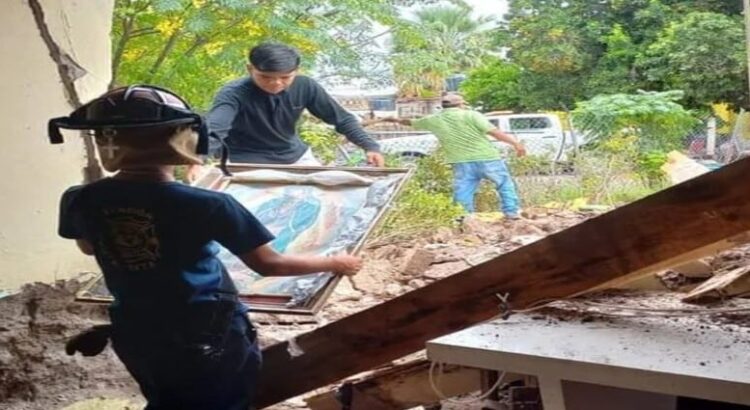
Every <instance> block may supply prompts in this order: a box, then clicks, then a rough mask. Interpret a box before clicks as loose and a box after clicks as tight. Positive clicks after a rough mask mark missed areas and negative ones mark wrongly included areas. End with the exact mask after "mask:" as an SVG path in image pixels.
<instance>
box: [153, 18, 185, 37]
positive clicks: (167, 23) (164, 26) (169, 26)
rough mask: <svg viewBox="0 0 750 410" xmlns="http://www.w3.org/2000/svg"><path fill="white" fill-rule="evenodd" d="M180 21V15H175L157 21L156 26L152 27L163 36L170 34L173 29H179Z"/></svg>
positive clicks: (181, 21)
mask: <svg viewBox="0 0 750 410" xmlns="http://www.w3.org/2000/svg"><path fill="white" fill-rule="evenodd" d="M182 23H183V19H182V17H175V18H172V19H166V20H162V21H160V22H158V23H157V24H156V27H154V28H155V29H156V31H158V32H159V33H161V34H163V35H165V36H171V35H172V34H174V32H175V31H177V30H179V29H180V28H181V27H182Z"/></svg>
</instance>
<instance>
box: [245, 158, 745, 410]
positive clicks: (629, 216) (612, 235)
mask: <svg viewBox="0 0 750 410" xmlns="http://www.w3.org/2000/svg"><path fill="white" fill-rule="evenodd" d="M749 173H750V159H743V160H740V161H737V162H735V163H734V164H731V165H728V166H726V167H723V168H721V169H719V170H717V171H714V172H710V173H708V174H704V175H702V176H700V177H697V178H695V179H691V180H689V181H686V182H684V183H682V184H680V185H676V186H673V187H671V188H669V189H666V190H664V191H662V192H659V193H656V194H654V195H652V196H650V197H647V198H644V199H642V200H640V201H637V202H634V203H632V204H629V205H627V206H624V207H621V208H618V209H616V210H614V211H612V212H610V213H607V214H603V215H600V216H598V217H596V218H593V219H590V220H588V221H586V222H583V223H581V224H579V225H576V226H573V227H571V228H569V229H567V230H565V231H562V232H558V233H556V234H553V235H550V236H548V237H546V238H544V239H542V240H540V241H537V242H534V243H532V244H530V245H528V246H525V247H523V248H520V249H517V250H515V251H512V252H509V253H506V254H504V255H501V256H499V257H497V258H495V259H493V260H490V261H487V262H485V263H482V264H480V265H478V266H474V267H471V268H469V269H467V270H465V271H463V272H460V273H458V274H455V275H453V276H450V277H448V278H445V279H443V280H440V281H437V282H434V283H432V284H430V285H428V286H425V287H423V288H421V289H417V290H415V291H412V292H409V293H406V294H404V295H401V296H399V297H397V298H395V299H393V300H390V301H388V302H385V303H383V304H380V305H377V306H374V307H372V308H370V309H367V310H364V311H361V312H359V313H356V314H354V315H351V316H349V317H346V318H344V319H341V320H339V321H337V322H333V323H330V324H328V325H326V326H323V327H320V328H318V329H316V330H314V331H312V332H309V333H306V334H303V335H300V336H299V337H297V338H295V340H294V343H293V345H292V346H293V349H291V350H290V342H289V341H287V342H283V343H280V344H276V345H273V346H270V347H268V348H267V349H265V350H264V365H263V370H262V375H261V377H260V380H261V388H260V392H259V393H260V394H259V396H258V405H259V407H264V406H268V405H271V404H273V403H277V402H280V401H283V400H285V399H288V398H290V397H294V396H297V395H299V394H302V393H305V392H308V391H310V390H312V389H315V388H318V387H321V386H325V385H328V384H330V383H334V382H336V381H337V380H341V379H342V378H345V377H348V376H351V375H353V374H356V373H359V372H362V371H365V370H367V369H371V368H373V367H375V366H378V365H381V364H383V363H386V362H388V361H391V360H394V359H397V358H399V357H402V356H405V355H407V354H410V353H413V352H415V351H418V350H421V349H423V348H424V345H425V342H426V341H428V340H430V339H433V338H435V337H438V336H441V335H446V334H449V333H453V332H456V331H458V330H460V329H463V328H466V327H468V326H471V325H474V324H477V323H479V322H482V321H486V320H488V319H491V318H492V317H494V316H496V315H498V314H499V313H500V311H501V310H500V308H499V307H498V297H497V295H498V294H506V293H507V294H508V295H509V302H510V304H511V306H512V308H516V309H520V308H524V307H528V306H530V305H532V304H534V303H537V302H540V301H544V300H548V299H557V298H565V297H569V296H571V295H575V294H578V293H581V292H584V291H586V290H588V289H591V288H594V287H596V286H598V285H600V284H602V283H605V282H608V281H611V280H613V279H616V278H618V277H622V276H624V275H627V274H629V273H632V272H637V271H639V270H641V269H644V268H647V267H649V266H653V265H656V264H658V263H660V262H661V261H664V260H668V259H671V258H676V257H679V256H680V255H683V254H686V253H689V252H691V251H694V250H696V249H700V248H703V247H706V246H708V245H711V244H713V243H716V242H720V241H722V240H724V239H725V238H729V237H732V236H734V235H738V234H740V233H742V232H745V231H748V230H750V187H748V186H747V184H745V183H744V181H745V178H746V177H747V175H748V174H749ZM290 352H294V355H292V354H291V353H290Z"/></svg>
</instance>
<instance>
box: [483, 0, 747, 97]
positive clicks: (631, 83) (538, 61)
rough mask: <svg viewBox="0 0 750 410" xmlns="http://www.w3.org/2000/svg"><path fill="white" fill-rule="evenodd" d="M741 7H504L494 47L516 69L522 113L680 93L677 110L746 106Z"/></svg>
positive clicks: (707, 1) (586, 3) (547, 1)
mask: <svg viewBox="0 0 750 410" xmlns="http://www.w3.org/2000/svg"><path fill="white" fill-rule="evenodd" d="M741 8H742V7H741V4H740V2H738V1H732V2H726V1H722V0H609V1H596V2H594V1H590V0H544V1H539V0H511V1H510V2H509V13H508V15H507V16H506V18H507V21H508V22H507V23H506V24H505V25H504V26H503V30H502V31H501V32H500V33H499V34H498V35H497V36H496V38H495V42H496V44H498V45H500V46H507V47H509V48H510V52H509V54H508V56H509V58H510V62H511V63H514V64H516V65H518V66H519V67H520V69H521V75H520V76H519V77H518V80H517V83H518V89H519V90H520V91H519V95H520V100H519V107H520V108H522V109H536V110H540V109H548V110H549V109H553V110H557V109H561V108H566V109H572V108H573V106H574V103H575V102H576V101H580V100H583V99H588V98H592V97H594V96H596V95H599V94H617V93H632V92H635V91H636V90H639V89H644V90H670V89H682V90H684V91H685V92H686V99H685V101H684V103H685V105H686V106H688V107H690V108H699V107H701V106H705V105H706V104H709V103H713V102H722V101H725V102H730V103H733V104H735V105H740V104H741V103H744V104H747V95H748V94H747V86H746V79H745V77H744V72H745V71H744V70H745V65H746V63H745V60H744V47H745V46H744V39H743V38H742V24H741V21H740V12H741Z"/></svg>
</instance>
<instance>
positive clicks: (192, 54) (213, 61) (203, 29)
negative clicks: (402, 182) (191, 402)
mask: <svg viewBox="0 0 750 410" xmlns="http://www.w3.org/2000/svg"><path fill="white" fill-rule="evenodd" d="M432 1H433V0H372V1H367V2H364V1H360V0H322V1H319V2H315V3H314V4H313V3H310V2H309V1H303V0H278V1H263V0H256V1H250V0H117V2H116V4H115V13H114V19H113V64H112V66H113V83H112V85H116V84H127V83H144V82H145V83H154V84H160V85H163V86H166V87H169V88H172V89H174V90H175V91H176V92H178V93H179V94H181V95H183V96H185V98H187V99H188V100H189V101H191V102H192V103H193V104H194V105H195V106H196V107H197V108H199V109H205V108H207V107H208V105H209V104H210V100H211V97H212V95H213V94H214V92H215V91H216V89H217V88H218V87H220V86H221V85H222V84H223V83H225V82H226V81H228V80H230V79H233V78H236V77H239V76H241V75H243V74H244V72H245V70H244V65H245V62H246V60H247V51H248V49H249V48H250V47H251V46H252V45H254V44H257V43H259V42H261V41H265V40H275V41H282V42H286V43H289V44H291V45H293V46H295V47H297V48H298V49H299V50H300V51H301V52H302V54H303V56H304V59H303V68H304V69H307V70H309V69H311V68H313V67H314V66H315V65H316V63H317V64H318V65H319V66H324V67H325V68H326V69H327V70H328V72H327V73H326V75H337V74H342V75H362V74H363V73H366V72H368V71H369V70H370V69H371V67H372V64H371V61H372V60H373V59H378V58H380V59H384V56H383V55H382V53H380V55H378V52H379V50H377V49H376V48H375V47H374V43H373V37H376V36H377V35H378V34H380V33H373V28H374V25H375V23H376V22H377V23H380V24H382V25H385V26H391V27H395V26H398V24H399V23H400V20H399V18H398V9H397V6H401V5H413V4H426V3H430V2H432ZM375 74H376V75H380V76H385V75H387V74H388V73H387V72H384V71H383V70H379V71H378V72H376V73H375Z"/></svg>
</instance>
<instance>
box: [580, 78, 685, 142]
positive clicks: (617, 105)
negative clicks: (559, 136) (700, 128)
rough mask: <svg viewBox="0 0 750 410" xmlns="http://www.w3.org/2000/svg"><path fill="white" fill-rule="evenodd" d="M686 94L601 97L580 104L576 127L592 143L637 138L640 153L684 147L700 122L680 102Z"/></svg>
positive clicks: (661, 93)
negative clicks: (684, 139) (683, 142)
mask: <svg viewBox="0 0 750 410" xmlns="http://www.w3.org/2000/svg"><path fill="white" fill-rule="evenodd" d="M684 95H685V93H684V92H682V91H665V92H640V93H638V94H613V95H600V96H597V97H594V98H592V99H590V100H587V101H582V102H579V103H578V104H576V109H575V110H574V111H573V112H572V118H573V124H574V125H575V127H576V128H577V129H578V130H580V131H582V132H583V133H584V134H586V135H587V138H588V139H589V142H593V143H602V142H605V141H608V140H611V139H617V138H624V137H634V138H635V142H636V145H637V147H638V150H639V152H641V153H647V152H649V151H668V150H672V149H677V148H680V145H681V143H682V138H683V137H684V136H685V135H686V134H687V133H688V132H689V131H690V130H691V129H692V128H693V127H694V126H695V125H696V124H697V120H696V119H695V118H694V117H693V115H692V114H691V113H690V112H689V111H688V110H686V109H685V108H684V107H683V106H682V105H680V104H679V103H678V102H677V101H679V100H680V99H682V98H683V96H684Z"/></svg>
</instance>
